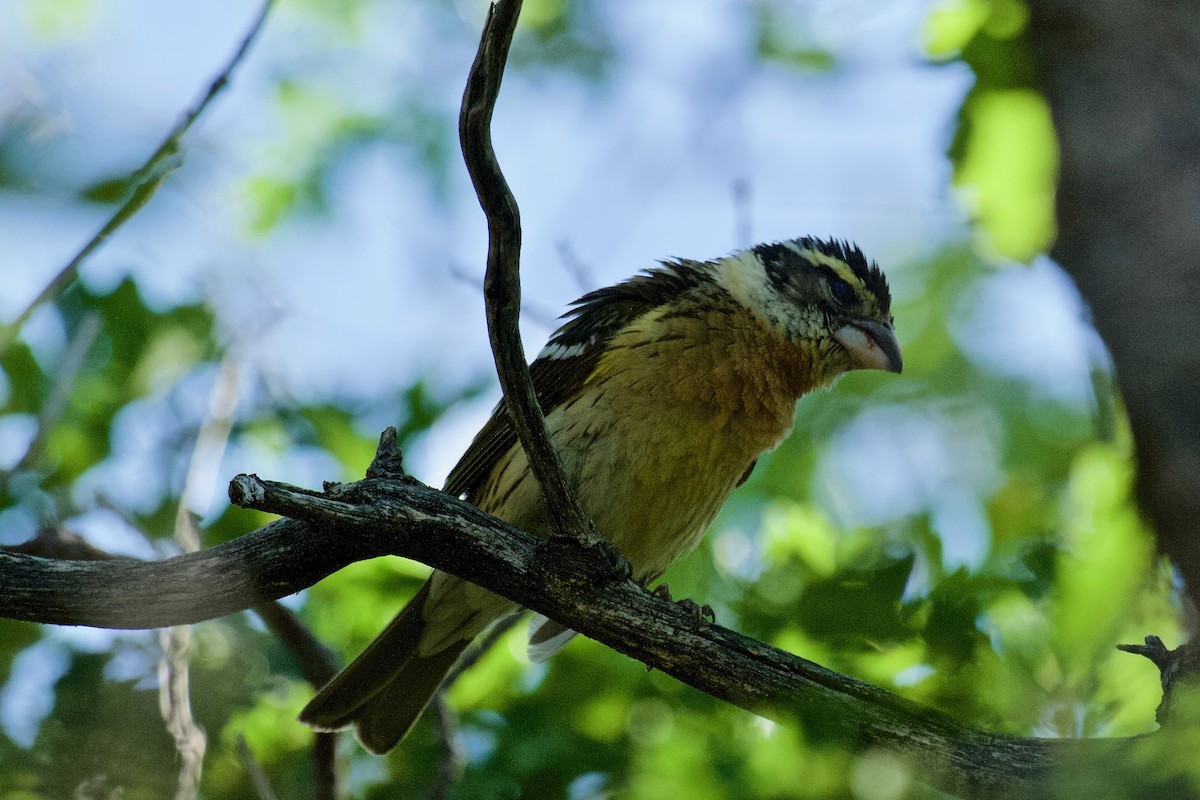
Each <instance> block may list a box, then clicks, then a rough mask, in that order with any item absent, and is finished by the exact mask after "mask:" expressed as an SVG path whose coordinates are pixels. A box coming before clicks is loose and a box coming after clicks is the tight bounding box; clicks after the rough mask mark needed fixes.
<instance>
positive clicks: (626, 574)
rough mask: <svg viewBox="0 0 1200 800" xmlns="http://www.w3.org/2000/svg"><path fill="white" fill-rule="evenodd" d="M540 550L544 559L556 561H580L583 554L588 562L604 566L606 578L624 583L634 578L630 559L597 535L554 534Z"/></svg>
mask: <svg viewBox="0 0 1200 800" xmlns="http://www.w3.org/2000/svg"><path fill="white" fill-rule="evenodd" d="M540 550H541V552H540V556H541V557H542V558H549V559H555V560H561V559H564V558H565V559H576V560H578V559H579V558H580V556H581V554H583V555H584V557H585V558H586V559H587V560H590V561H593V562H595V563H597V564H601V565H603V569H604V573H605V574H604V576H603V577H605V578H611V579H613V580H616V581H624V580H629V578H630V577H632V576H633V567H632V566H630V564H629V559H627V558H625V556H624V555H623V554H622V553H621V551H620V550H618V549H617V546H616V545H615V544H613V543H612V542H610V541H609V540H608V539H604V538H602V537H600V536H596V535H595V534H588V535H583V536H577V535H575V534H554V535H553V536H551V537H549V538H548V539H546V541H545V542H544V543H543V544H542V546H541V548H540Z"/></svg>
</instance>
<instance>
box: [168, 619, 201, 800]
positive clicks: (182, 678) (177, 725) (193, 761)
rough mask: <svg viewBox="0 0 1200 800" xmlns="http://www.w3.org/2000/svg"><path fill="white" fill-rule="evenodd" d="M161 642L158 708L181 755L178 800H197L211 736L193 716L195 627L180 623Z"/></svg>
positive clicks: (176, 796)
mask: <svg viewBox="0 0 1200 800" xmlns="http://www.w3.org/2000/svg"><path fill="white" fill-rule="evenodd" d="M159 642H160V643H161V644H162V649H163V657H162V659H161V660H160V661H159V662H158V707H159V711H160V712H161V713H162V718H163V721H165V722H166V723H167V731H168V733H170V734H171V738H172V739H174V740H175V751H176V752H177V753H178V754H179V778H178V780H177V782H176V784H175V800H194V798H195V797H196V795H197V791H198V790H199V788H200V772H201V769H202V768H203V764H204V751H205V750H206V749H207V738H206V737H205V735H204V731H203V730H201V728H200V726H199V725H197V724H196V721H195V719H193V718H192V706H191V701H190V700H189V694H188V692H189V687H188V684H189V679H188V655H189V651H190V648H191V628H188V627H187V626H184V625H180V626H178V627H174V628H167V629H165V630H162V631H159Z"/></svg>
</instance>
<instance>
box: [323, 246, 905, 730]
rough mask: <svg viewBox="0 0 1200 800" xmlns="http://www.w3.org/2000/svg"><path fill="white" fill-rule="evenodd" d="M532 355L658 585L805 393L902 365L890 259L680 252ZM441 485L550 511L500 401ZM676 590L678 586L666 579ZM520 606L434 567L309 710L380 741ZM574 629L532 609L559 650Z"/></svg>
mask: <svg viewBox="0 0 1200 800" xmlns="http://www.w3.org/2000/svg"><path fill="white" fill-rule="evenodd" d="M563 318H564V319H565V320H566V321H565V322H564V323H563V324H562V325H561V327H559V328H558V330H557V331H555V332H554V334H552V335H551V337H550V339H549V341H548V342H547V344H546V346H545V347H544V348H543V349H542V351H541V352H540V353H539V354H538V356H537V357H536V358H535V359H534V361H533V362H532V363H531V364H530V373H531V376H532V379H533V385H534V388H535V392H536V395H537V398H538V401H539V403H540V404H541V407H542V411H543V413H544V414H545V421H546V429H547V431H548V433H549V435H550V438H551V441H552V442H553V444H554V446H555V448H556V450H557V451H558V453H559V456H560V459H561V461H562V464H563V468H564V471H565V475H566V478H567V480H568V482H569V483H570V484H571V485H572V486H573V487H574V489H575V491H576V494H577V496H578V499H579V502H580V504H581V506H582V508H583V510H584V511H585V512H586V513H587V515H588V516H589V517H590V519H591V520H592V521H593V522H594V524H595V528H596V532H597V533H598V535H600V536H602V537H604V538H605V539H607V540H608V541H610V542H611V543H612V544H613V545H615V546H616V548H617V550H618V551H619V552H620V553H621V554H622V555H623V556H624V557H625V558H626V559H627V560H628V562H629V564H630V567H631V569H632V577H633V578H634V579H635V580H637V581H639V582H641V583H642V585H644V586H646V585H648V584H650V583H652V582H653V581H655V580H657V579H658V578H659V577H660V576H661V575H662V574H663V573H664V572H665V571H666V569H667V567H669V566H670V565H671V564H672V563H673V562H675V561H676V560H677V559H679V558H680V557H681V556H683V555H684V554H685V553H687V552H689V551H690V550H692V549H693V548H694V547H695V546H696V545H697V544H698V543H699V542H700V540H701V538H702V537H703V535H704V533H705V531H706V529H707V528H708V526H709V524H710V523H711V522H712V520H713V518H714V517H715V516H716V514H717V512H718V511H719V510H720V509H721V506H722V505H723V504H724V503H725V500H726V499H727V498H728V497H729V495H730V493H731V492H732V491H733V490H734V488H735V487H737V486H740V485H741V484H742V483H744V482H745V481H746V479H747V478H748V477H749V476H750V472H751V470H753V469H754V465H755V464H756V463H757V461H758V458H759V456H760V455H761V454H762V453H764V452H765V451H768V450H770V449H772V448H774V447H775V446H776V445H777V444H778V443H779V442H780V441H782V440H783V438H784V437H785V436H786V435H787V433H788V432H789V431H790V430H791V428H792V424H793V421H794V417H795V413H796V411H795V409H796V404H797V401H798V400H799V399H800V397H801V396H802V395H804V394H806V393H807V392H810V391H812V390H814V389H817V388H820V387H824V386H828V385H830V384H832V383H833V382H834V381H835V380H836V379H837V378H838V377H839V376H841V375H842V374H844V373H846V372H849V371H852V370H859V369H870V370H885V371H889V372H895V373H898V372H900V371H901V369H902V358H901V352H900V344H899V340H898V339H897V337H896V332H895V326H894V320H893V317H892V314H891V294H890V291H889V288H888V283H887V279H886V278H885V276H884V274H883V272H882V271H881V270H880V268H879V266H878V265H877V264H875V263H874V262H868V260H867V258H866V257H865V256H864V254H863V252H862V250H861V249H859V248H858V247H857V246H855V245H852V244H850V243H849V242H847V241H842V240H837V239H829V240H824V239H817V238H812V237H801V238H796V239H789V240H784V241H779V242H770V243H764V244H759V245H756V246H754V247H751V248H749V249H746V250H743V251H740V252H735V253H733V254H731V255H728V256H725V257H723V258H717V259H714V260H709V261H696V260H689V259H682V258H677V259H669V260H664V261H661V262H659V264H658V266H656V267H653V268H650V269H647V270H644V271H643V272H641V273H639V274H637V275H635V276H634V277H632V278H629V279H627V280H625V281H623V282H620V283H617V284H614V285H612V286H608V287H605V288H601V289H598V290H595V291H593V292H590V293H588V294H585V295H584V296H583V297H581V298H580V299H579V300H577V301H575V303H573V304H572V307H571V309H570V310H569V311H567V313H566V314H564V315H563ZM444 491H445V492H446V493H448V494H451V495H454V496H456V497H460V498H465V500H466V501H467V502H469V503H471V504H473V505H475V506H476V507H478V508H479V509H481V510H483V511H485V512H488V513H490V514H492V515H494V516H496V517H498V518H500V519H502V520H504V521H505V522H507V523H509V524H510V525H513V526H515V527H517V528H521V529H523V530H526V531H530V532H533V533H538V534H542V535H546V536H549V535H550V534H552V533H553V527H552V523H551V521H550V517H549V513H548V511H547V509H546V505H545V502H544V500H543V498H542V495H541V490H540V489H539V487H538V484H537V481H536V479H535V478H534V476H533V474H532V472H531V470H530V466H529V462H528V460H527V458H526V456H525V452H524V450H523V449H522V448H521V445H520V443H519V442H518V440H517V434H516V430H515V428H514V427H513V424H512V421H511V418H510V417H509V414H508V412H507V411H506V410H505V408H504V405H503V403H501V404H498V405H497V407H496V409H495V410H494V411H493V413H492V415H491V417H490V418H489V419H488V420H487V422H486V423H485V424H484V426H483V427H482V429H480V431H479V433H478V434H477V435H476V436H475V438H474V440H473V441H472V442H471V444H470V446H469V447H468V448H467V450H466V452H465V453H464V454H463V456H462V458H461V459H460V460H459V461H458V463H457V465H456V466H455V467H454V468H453V469H452V470H451V472H450V474H449V476H448V478H447V480H446V483H445V486H444ZM668 596H669V594H668ZM516 610H518V608H517V606H516V605H515V604H514V603H512V602H511V601H509V600H506V599H505V598H503V597H500V596H499V595H496V594H493V593H491V592H489V591H487V590H486V589H483V588H481V587H479V586H476V585H474V584H472V583H469V582H467V581H465V580H463V579H461V578H457V577H455V576H453V575H450V574H447V573H444V572H440V571H434V572H433V574H432V575H431V576H430V577H429V579H428V580H427V581H426V582H425V583H424V585H422V586H421V588H420V589H419V590H418V591H417V593H416V594H415V595H414V596H413V598H412V599H411V600H410V601H409V603H408V604H407V605H406V606H405V607H404V608H403V610H401V611H400V612H399V614H398V615H397V616H396V617H395V618H394V619H393V620H392V622H391V623H390V624H389V625H388V626H387V627H386V628H385V629H384V631H383V632H382V633H381V634H380V635H379V636H378V637H377V638H376V639H375V640H374V641H373V642H372V643H371V644H370V645H368V647H367V648H366V649H365V650H364V651H363V652H362V654H361V655H359V656H358V657H357V658H356V659H355V660H354V661H353V662H352V663H351V664H350V665H349V666H348V667H346V668H345V669H344V670H343V671H342V672H341V673H339V674H338V675H337V676H335V677H334V678H333V680H331V681H330V682H329V683H328V684H327V685H326V686H324V687H323V688H322V689H321V690H320V691H319V692H318V693H317V694H316V696H315V697H314V698H313V699H312V701H311V702H309V703H308V705H307V706H305V708H304V709H303V711H302V712H301V714H300V720H301V721H302V722H303V723H305V724H307V725H309V726H310V727H312V728H315V729H317V730H321V731H332V730H339V729H342V728H346V727H349V726H353V727H354V728H355V732H356V733H357V735H358V738H359V740H360V741H361V742H362V744H363V746H364V747H366V749H367V750H369V751H371V752H372V753H376V754H383V753H386V752H388V751H389V750H391V749H392V748H394V747H395V746H396V745H397V744H399V742H400V741H401V740H402V739H403V738H404V737H405V736H406V735H407V734H408V732H409V731H410V730H411V729H412V727H413V726H414V724H415V723H416V721H417V720H418V718H419V717H420V716H421V714H422V712H423V711H424V710H425V708H426V706H427V705H428V704H429V702H430V700H431V699H432V698H433V696H434V694H435V693H436V692H437V690H438V689H439V687H440V686H441V684H442V682H443V680H444V679H445V678H446V676H447V675H448V674H449V672H450V671H451V669H452V668H453V667H454V664H455V663H456V662H457V661H458V658H459V656H460V655H462V653H463V652H464V650H466V649H467V647H468V646H469V645H470V644H471V643H472V642H473V641H474V640H475V639H476V638H477V637H479V636H480V634H481V633H483V632H484V630H486V629H487V628H488V627H489V626H490V625H491V624H492V623H493V622H495V621H497V620H498V619H501V618H503V617H506V616H508V615H509V614H511V613H513V612H514V611H516ZM573 636H574V632H573V631H571V630H569V629H567V628H565V627H564V626H562V625H560V624H558V623H556V622H553V621H552V620H548V619H546V618H544V617H540V616H539V617H535V618H534V620H533V622H531V624H530V640H529V657H530V659H531V660H532V661H535V662H540V661H544V660H546V659H547V658H549V657H550V656H551V655H553V654H554V653H555V652H557V651H558V650H559V649H561V648H562V647H563V646H564V645H565V644H566V643H567V642H568V641H570V639H571V638H572V637H573Z"/></svg>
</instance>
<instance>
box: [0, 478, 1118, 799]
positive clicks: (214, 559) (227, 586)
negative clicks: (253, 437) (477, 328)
mask: <svg viewBox="0 0 1200 800" xmlns="http://www.w3.org/2000/svg"><path fill="white" fill-rule="evenodd" d="M230 496H231V498H232V499H233V501H234V502H235V503H237V504H238V505H242V506H245V507H248V508H256V509H260V510H263V511H270V512H273V513H280V514H287V515H289V516H292V517H294V518H295V519H293V520H284V521H279V522H274V523H271V524H270V525H267V526H265V527H263V528H261V529H259V530H258V531H255V532H253V533H251V534H247V535H246V536H243V537H241V538H239V539H236V540H233V541H231V542H227V543H224V544H221V545H218V546H217V547H213V548H211V549H209V550H205V551H202V552H200V553H189V554H186V555H181V556H177V557H175V558H172V559H169V560H166V561H162V562H156V563H143V562H132V561H127V560H120V559H113V560H108V561H101V562H62V561H49V560H46V559H41V558H37V557H34V556H28V555H22V554H9V553H0V576H3V579H2V580H0V616H4V617H9V618H13V619H23V620H30V621H40V622H51V623H62V624H86V625H93V626H99V627H122V628H138V627H157V626H163V625H171V624H179V623H185V622H197V621H199V620H202V619H206V618H209V617H214V616H220V615H222V614H227V613H232V612H234V611H238V610H241V609H244V608H249V607H251V606H255V605H259V604H261V603H262V602H264V601H265V600H267V599H271V598H276V597H281V596H283V595H285V594H290V593H292V592H295V591H298V590H300V589H302V588H304V587H306V586H309V585H311V584H313V583H315V582H316V581H317V580H320V578H322V577H324V576H325V575H328V574H330V573H332V572H334V571H336V570H337V569H340V568H341V567H342V566H345V565H346V564H348V563H350V562H351V561H357V560H362V559H366V558H373V557H376V556H380V555H385V554H390V555H402V556H405V557H409V558H415V559H416V560H418V561H421V562H423V563H426V564H429V565H430V566H433V567H435V568H437V569H441V570H444V571H446V572H449V573H451V574H455V575H459V576H461V577H463V578H466V579H467V580H470V581H472V582H474V583H477V584H479V585H481V586H483V587H485V588H487V589H490V590H491V591H494V592H497V593H499V594H502V595H504V596H506V597H508V598H510V599H512V600H514V601H515V602H517V603H520V604H521V605H523V606H526V607H528V608H531V609H533V610H535V611H538V612H540V613H542V614H545V615H547V616H548V617H550V618H552V619H554V620H556V621H558V622H561V623H563V624H565V625H568V626H570V627H571V628H573V629H575V630H578V631H580V632H581V633H584V634H585V635H587V636H590V637H591V638H594V639H596V640H598V641H600V642H602V643H604V644H606V645H608V646H610V647H612V648H613V649H615V650H618V651H619V652H622V653H625V654H627V655H629V656H631V657H633V658H636V659H637V660H639V661H642V662H644V663H646V664H648V665H651V666H653V667H654V668H655V669H658V670H661V671H663V672H666V673H667V674H670V675H672V676H673V677H675V678H678V679H679V680H681V681H683V682H684V683H687V684H689V685H691V686H693V687H695V688H697V689H699V690H701V691H703V692H706V693H708V694H710V695H712V696H714V697H717V698H719V699H722V700H725V701H727V702H729V703H732V704H735V705H738V706H740V707H742V708H745V709H747V710H750V711H752V712H754V713H757V714H762V715H764V716H767V717H770V718H773V719H777V720H781V721H785V722H794V721H795V720H797V719H799V720H800V721H801V723H802V724H803V726H804V728H805V730H807V731H809V732H812V733H816V734H818V735H822V736H826V737H832V738H833V739H835V740H837V741H840V742H842V743H843V744H844V745H845V746H847V747H851V748H853V749H856V750H864V749H869V748H873V747H882V748H886V749H889V750H894V751H897V752H899V753H901V754H903V755H904V757H905V758H906V759H909V760H910V761H911V762H912V763H913V764H914V768H915V769H916V770H917V774H919V775H921V776H922V778H924V779H926V780H929V781H931V782H933V783H935V784H936V785H938V786H939V787H941V788H943V789H945V790H947V791H950V792H954V793H958V794H964V795H966V796H969V797H1001V796H1010V795H1018V796H1023V797H1031V796H1046V795H1043V794H1039V792H1040V791H1045V786H1044V784H1043V782H1044V781H1046V780H1047V779H1048V776H1050V775H1052V774H1053V770H1055V769H1057V768H1058V767H1060V766H1062V765H1063V764H1073V763H1076V762H1082V763H1084V764H1087V765H1092V766H1091V767H1089V768H1090V769H1092V770H1093V771H1094V770H1095V769H1096V768H1097V767H1096V766H1095V765H1104V764H1113V763H1125V762H1124V761H1123V759H1124V756H1125V754H1126V753H1127V751H1128V750H1129V749H1130V748H1131V747H1133V746H1135V743H1136V742H1137V740H1136V739H1129V740H1086V741H1064V740H1042V739H1029V738H1022V737H1017V736H1009V735H1004V734H994V733H989V732H986V731H981V730H978V729H975V728H972V727H970V726H967V725H964V724H962V723H959V722H957V721H955V720H953V719H951V718H950V717H948V716H946V715H944V714H942V713H940V712H937V711H935V710H933V709H930V708H926V707H923V706H921V705H919V704H917V703H914V702H911V701H909V700H905V699H904V698H901V697H899V696H897V695H894V694H892V693H890V692H887V691H885V690H883V689H879V688H877V687H874V686H871V685H869V684H866V683H863V682H861V681H858V680H855V679H853V678H849V677H846V676H844V675H839V674H838V673H835V672H832V671H830V670H828V669H825V668H824V667H821V666H819V665H817V664H814V663H812V662H810V661H806V660H805V659H802V658H799V657H797V656H794V655H792V654H789V653H785V652H783V651H781V650H778V649H776V648H774V647H771V646H769V645H767V644H764V643H762V642H758V641H755V640H753V639H749V638H747V637H745V636H741V635H740V634H737V633H735V632H733V631H730V630H727V629H725V628H722V627H720V626H717V625H708V624H701V625H697V624H696V622H695V620H694V617H693V616H692V615H690V614H688V613H687V612H686V611H685V610H683V609H682V608H680V607H679V606H677V605H676V604H674V603H670V602H667V601H665V600H662V599H660V598H658V597H655V596H654V595H652V594H651V593H649V592H647V591H646V590H645V589H643V588H642V587H641V586H639V585H637V584H636V583H634V582H633V581H631V580H629V579H628V578H627V577H626V575H625V573H624V572H623V571H622V569H621V564H619V563H614V562H611V561H605V560H604V559H603V558H598V557H597V554H596V552H595V550H594V548H592V547H591V546H589V545H588V544H587V543H585V542H581V541H578V540H575V539H573V538H569V537H555V538H553V539H549V540H546V539H543V538H540V537H537V536H534V535H532V534H529V533H525V532H523V531H519V530H516V529H514V528H512V527H510V526H509V525H507V524H505V523H503V522H501V521H499V520H497V519H495V518H493V517H490V516H488V515H487V514H484V513H483V512H481V511H480V510H479V509H477V508H475V507H473V506H470V505H468V504H466V503H464V502H461V501H459V500H457V499H456V498H453V497H450V496H448V495H445V494H443V493H441V492H438V491H436V490H434V489H431V488H429V487H427V486H424V485H422V484H420V483H418V482H416V481H413V480H411V479H407V480H395V479H391V478H371V479H367V480H365V481H361V482H359V483H355V484H349V485H343V484H329V485H328V486H327V487H326V491H325V492H324V493H319V492H313V491H308V490H303V489H298V488H295V487H291V486H287V485H285V484H279V483H274V482H271V481H264V480H262V479H260V478H257V477H255V476H249V475H242V476H239V477H237V478H236V479H234V481H233V482H232V484H231V485H230ZM605 552H607V551H605V550H604V549H603V548H601V549H600V553H601V554H604V553H605Z"/></svg>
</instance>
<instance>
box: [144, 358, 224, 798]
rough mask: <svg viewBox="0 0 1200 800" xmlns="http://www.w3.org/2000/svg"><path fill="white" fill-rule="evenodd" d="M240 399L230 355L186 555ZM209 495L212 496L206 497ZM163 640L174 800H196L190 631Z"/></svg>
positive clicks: (204, 430)
mask: <svg viewBox="0 0 1200 800" xmlns="http://www.w3.org/2000/svg"><path fill="white" fill-rule="evenodd" d="M237 397H238V370H237V365H236V364H235V363H234V360H233V358H232V357H229V356H226V358H224V359H223V360H222V362H221V366H220V368H219V369H218V371H217V379H216V381H215V382H214V383H213V387H212V389H211V391H210V392H209V396H208V415H207V418H206V419H205V421H204V423H203V424H202V425H201V426H200V431H199V433H197V434H196V444H195V446H194V447H193V449H192V456H191V459H190V460H189V462H188V469H187V474H186V476H185V477H184V482H183V490H182V491H181V492H180V499H179V506H178V508H177V509H176V513H175V541H176V542H177V543H178V544H179V548H180V549H181V550H182V551H183V552H185V553H195V552H198V551H199V550H200V529H199V525H198V524H197V516H196V512H195V511H193V509H194V508H198V507H204V506H207V505H209V504H210V501H211V494H212V478H213V476H214V475H215V474H216V470H217V468H218V466H219V465H220V463H221V456H222V455H223V454H224V452H225V446H226V445H227V444H228V442H229V432H230V431H231V430H232V429H233V413H234V410H235V408H236V407H237ZM205 492H207V494H208V495H209V496H207V497H205V496H203V493H205ZM159 638H160V640H161V641H162V647H163V657H162V660H161V661H160V662H159V668H158V673H159V687H158V692H159V707H160V710H161V711H162V715H163V719H164V720H166V722H167V730H168V731H169V732H170V734H171V736H172V737H173V738H174V739H175V749H176V750H177V751H178V753H179V780H178V783H177V784H176V790H175V797H176V800H192V798H195V797H196V793H197V791H198V789H199V786H200V774H201V771H202V769H203V766H204V752H205V750H206V748H207V738H206V737H205V735H204V731H203V730H202V729H201V728H200V726H199V725H197V724H196V721H195V720H194V719H193V717H192V707H191V696H190V692H189V684H190V677H189V675H190V661H189V659H190V656H191V652H190V651H191V638H192V636H191V629H190V628H188V627H187V626H185V625H177V626H174V627H171V628H167V629H166V630H163V631H161V632H160V635H159Z"/></svg>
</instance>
